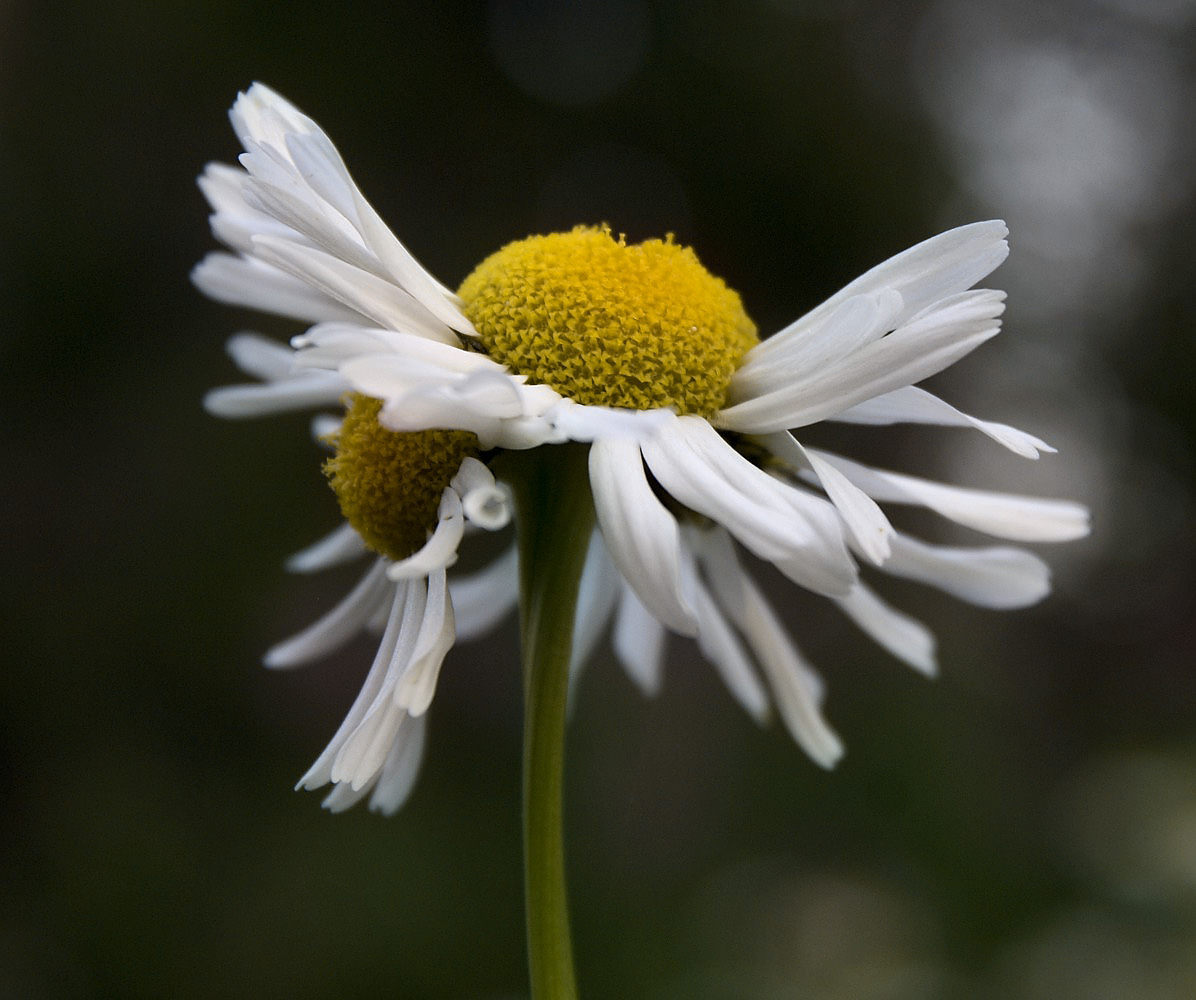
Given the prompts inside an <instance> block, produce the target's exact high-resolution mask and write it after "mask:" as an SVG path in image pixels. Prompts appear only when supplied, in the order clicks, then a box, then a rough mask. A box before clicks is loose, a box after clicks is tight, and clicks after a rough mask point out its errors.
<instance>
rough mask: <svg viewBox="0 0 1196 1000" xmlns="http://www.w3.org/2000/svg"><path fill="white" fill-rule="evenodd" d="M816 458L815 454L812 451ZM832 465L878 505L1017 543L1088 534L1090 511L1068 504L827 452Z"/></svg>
mask: <svg viewBox="0 0 1196 1000" xmlns="http://www.w3.org/2000/svg"><path fill="white" fill-rule="evenodd" d="M811 454H814V450H813V449H811ZM818 454H819V455H820V457H821V458H822V459H824V460H825V461H826V462H827V463H828V464H830V465H833V466H834V467H835V468H837V469H838V470H839V471H840V472H841V473H843V475H845V476H846V477H847V478H848V479H850V480H851V481H852V482H853V483H855V484H856V485H857V486H858V487H860V489H862V490H864V491H865V492H866V493H867V494H868V495H869V496H871V497H873V498H874V499H876V500H880V501H884V502H888V503H906V504H919V505H921V506H923V507H928V508H929V509H930V510H933V511H935V512H936V513H938V514H941V515H942V516H943V517H946V518H949V519H950V520H952V521H955V522H956V523H958V524H963V525H966V526H967V527H969V528H975V529H976V530H977V531H983V532H986V533H987V534H990V535H995V536H996V537H997V538H1008V539H1011V540H1012V541H1017V542H1066V541H1071V540H1073V539H1076V538H1083V537H1084V536H1085V535H1086V534H1088V529H1089V525H1088V510H1087V508H1085V507H1083V506H1081V505H1080V504H1077V503H1072V502H1070V501H1067V500H1046V499H1040V498H1038V497H1025V496H1018V495H1016V494H1013V493H994V492H991V491H989V490H975V489H968V488H966V487H963V486H947V485H945V484H943V483H935V482H931V481H930V480H928V479H919V478H916V477H914V476H906V475H902V474H901V473H897V472H886V471H884V470H882V469H873V468H869V467H868V466H865V465H860V464H859V463H858V462H852V461H850V460H849V459H846V458H842V457H840V456H838V455H831V454H829V453H827V452H819V453H818Z"/></svg>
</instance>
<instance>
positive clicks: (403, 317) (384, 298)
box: [253, 236, 458, 344]
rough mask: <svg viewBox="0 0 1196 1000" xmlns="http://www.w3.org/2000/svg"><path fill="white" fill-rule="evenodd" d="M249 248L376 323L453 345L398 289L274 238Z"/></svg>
mask: <svg viewBox="0 0 1196 1000" xmlns="http://www.w3.org/2000/svg"><path fill="white" fill-rule="evenodd" d="M253 247H254V251H255V253H256V254H257V256H259V257H260V258H261V259H262V260H264V261H266V262H267V263H269V264H273V265H274V266H275V267H279V268H281V269H282V270H284V271H286V272H288V273H289V274H293V275H295V277H297V278H300V279H302V280H303V281H306V282H307V283H308V284H309V285H311V286H312V287H313V288H316V289H318V290H319V291H321V292H323V293H324V294H325V295H328V296H331V297H332V298H333V299H335V300H336V301H337V302H341V303H344V304H345V305H347V306H348V307H349V308H350V309H353V310H355V311H356V312H359V313H361V314H362V315H363V316H368V317H369V318H370V319H372V320H374V322H376V323H380V324H382V325H383V326H385V327H390V328H392V329H395V330H400V331H402V332H405V333H414V334H417V335H419V336H421V337H427V338H428V339H429V340H437V341H440V342H441V343H444V344H456V343H458V341H457V336H456V334H455V333H453V331H452V330H451V329H449V327H447V326H444V325H443V324H440V323H439V322H437V321H435V320H433V319H432V318H431V317H430V316H428V315H427V313H426V312H425V311H424V310H423V308H422V307H421V306H420V305H419V303H417V302H416V301H415V300H414V299H413V298H412V297H411V296H410V295H409V294H408V293H407V292H405V291H404V290H403V289H401V288H399V287H398V286H396V285H393V284H391V283H390V282H389V281H387V280H386V279H384V278H379V277H378V276H377V275H375V274H371V273H370V272H369V271H366V270H363V269H362V268H360V267H357V266H355V265H353V264H352V263H349V262H347V261H345V260H344V259H343V258H341V257H336V256H334V255H332V254H329V253H326V252H324V251H323V250H317V249H316V248H314V247H307V246H303V245H301V244H298V243H292V242H290V241H289V240H284V239H279V238H278V237H274V236H258V237H255V238H254V241H253Z"/></svg>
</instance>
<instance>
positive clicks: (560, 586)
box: [504, 444, 594, 1000]
mask: <svg viewBox="0 0 1196 1000" xmlns="http://www.w3.org/2000/svg"><path fill="white" fill-rule="evenodd" d="M588 451H589V449H588V448H587V447H585V446H584V445H578V444H566V445H556V446H551V447H541V448H536V449H533V450H531V451H527V452H518V453H508V455H506V456H504V461H505V462H506V468H505V469H504V475H505V476H506V477H507V479H508V480H509V481H510V482H511V483H512V485H513V486H514V489H515V502H516V527H517V530H518V538H519V598H520V601H519V607H520V626H521V630H522V636H523V678H524V706H525V718H524V738H523V837H524V884H525V891H526V904H527V953H528V967H529V972H530V976H531V989H532V992H531V995H532V1000H573V998H575V997H576V996H577V987H576V984H575V980H574V975H573V952H572V946H571V944H570V939H569V911H568V901H567V898H566V894H565V851H564V841H563V830H562V822H561V820H562V792H563V788H564V761H565V708H566V703H567V700H568V694H569V660H570V656H571V653H572V648H573V620H574V615H575V614H576V610H577V592H578V586H579V584H580V582H581V573H582V569H583V568H584V566H585V557H586V549H587V547H588V545H589V541H590V534H591V532H592V530H593V525H594V506H593V501H592V499H591V497H590V487H589V481H588V474H587V457H588Z"/></svg>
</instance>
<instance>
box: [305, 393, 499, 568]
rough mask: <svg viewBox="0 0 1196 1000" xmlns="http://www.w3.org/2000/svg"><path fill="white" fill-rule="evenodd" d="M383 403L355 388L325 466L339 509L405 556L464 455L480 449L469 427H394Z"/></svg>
mask: <svg viewBox="0 0 1196 1000" xmlns="http://www.w3.org/2000/svg"><path fill="white" fill-rule="evenodd" d="M381 408H382V403H381V402H380V401H379V400H377V399H371V398H370V397H369V396H361V395H358V394H356V393H354V394H353V396H352V397H351V402H350V404H349V410H348V412H347V413H346V414H345V420H344V423H343V424H342V425H341V429H340V431H339V432H338V433H337V434H336V436H335V438H334V439H333V443H334V444H335V445H336V454H335V455H334V456H333V457H332V458H330V459H328V461H327V462H325V463H324V474H325V475H326V476H327V477H328V481H329V483H330V484H331V486H332V489H333V491H334V492H335V493H336V498H337V500H339V501H340V506H341V513H342V514H344V516H345V519H346V520H347V521H348V522H349V523H350V524H351V525H353V527H354V528H356V529H357V533H358V534H359V535H361V537H362V538H363V539H365V543H366V545H368V546H369V547H370V548H371V549H373V550H374V551H375V552H378V553H380V554H382V555H386V556H390V558H392V559H405V558H406V557H407V556H409V555H411V554H412V553H413V552H415V551H417V550H418V549H419V548H420V547H421V546H422V545H423V544H424V542H425V541H426V540H427V537H428V532H429V531H431V530H432V529H433V528H434V527H435V526H436V512H437V509H438V508H439V506H440V497H441V494H442V493H444V488H445V487H446V486H448V484H449V480H451V479H452V478H453V476H455V475H456V474H457V469H458V468H460V466H461V460H462V459H463V458H465V457H466V456H468V455H476V454H477V443H478V442H477V438H476V437H475V436H474V435H473V434H470V433H469V432H467V431H411V432H400V431H392V430H389V429H387V428H385V427H383V426H382V425H381V424H380V423H378V411H379V410H380V409H381Z"/></svg>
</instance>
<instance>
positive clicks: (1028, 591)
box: [882, 533, 1051, 610]
mask: <svg viewBox="0 0 1196 1000" xmlns="http://www.w3.org/2000/svg"><path fill="white" fill-rule="evenodd" d="M882 568H883V569H884V571H885V572H886V573H892V574H893V575H894V576H900V577H905V578H906V579H909V580H917V581H918V582H920V583H927V584H930V585H931V586H932V587H938V588H939V589H940V590H944V591H946V592H947V593H948V594H953V595H954V596H956V597H958V598H960V599H961V600H964V601H969V602H971V603H972V604H978V605H980V606H981V607H984V608H996V609H998V610H1009V609H1011V608H1022V607H1026V606H1027V605H1030V604H1035V603H1037V602H1038V601H1040V600H1042V599H1043V598H1044V597H1046V595H1047V594H1048V593H1049V592H1050V589H1051V579H1050V570H1049V569H1048V568H1047V565H1046V563H1044V562H1043V561H1042V560H1041V559H1039V558H1038V557H1037V556H1036V555H1033V554H1032V553H1030V552H1026V551H1025V550H1024V549H1015V548H1009V547H1006V546H1000V547H993V548H983V549H971V548H948V547H946V546H935V545H928V544H926V543H925V542H919V541H916V540H914V539H912V538H910V537H908V536H906V535H902V534H900V533H898V534H896V535H894V536H893V554H892V556H891V557H890V558H889V561H888V562H886V563H885V564H884V566H883V567H882Z"/></svg>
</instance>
